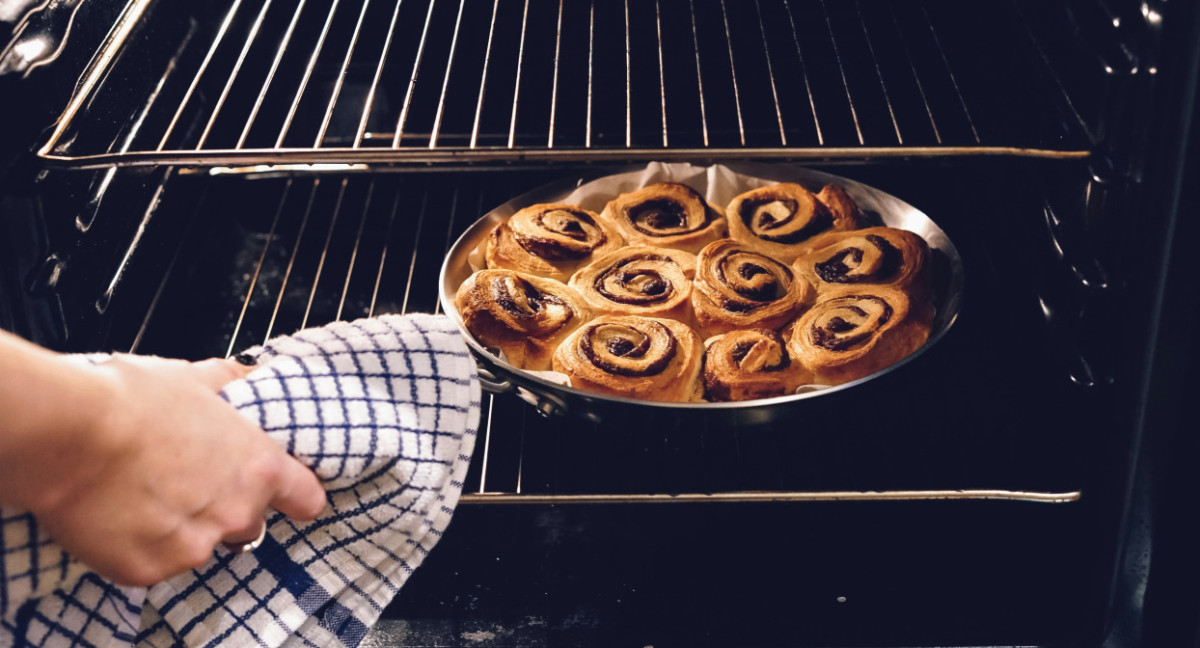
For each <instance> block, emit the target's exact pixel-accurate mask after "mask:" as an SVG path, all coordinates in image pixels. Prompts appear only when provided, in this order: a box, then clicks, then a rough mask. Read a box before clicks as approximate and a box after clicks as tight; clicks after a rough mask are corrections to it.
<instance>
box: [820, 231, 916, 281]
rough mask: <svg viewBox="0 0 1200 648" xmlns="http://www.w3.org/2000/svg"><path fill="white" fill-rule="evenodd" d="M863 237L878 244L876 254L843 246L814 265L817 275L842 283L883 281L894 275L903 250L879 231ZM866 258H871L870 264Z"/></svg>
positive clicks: (869, 259) (824, 279) (823, 278)
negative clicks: (864, 260)
mask: <svg viewBox="0 0 1200 648" xmlns="http://www.w3.org/2000/svg"><path fill="white" fill-rule="evenodd" d="M863 238H865V239H866V240H867V241H868V242H870V243H871V245H873V246H874V248H875V250H874V252H875V253H874V254H872V255H869V254H868V253H867V252H865V251H864V250H863V249H862V248H859V247H846V248H843V249H841V250H839V251H838V252H836V253H834V255H833V256H831V257H829V258H828V259H826V260H825V261H822V262H820V263H816V264H814V265H813V269H814V270H815V271H816V273H817V276H818V277H820V278H821V280H822V281H826V282H828V283H841V284H857V283H881V282H884V281H887V280H888V279H890V278H891V277H892V276H894V275H895V274H896V271H897V270H899V268H900V262H901V260H902V255H901V254H900V250H897V249H896V248H895V246H893V245H892V244H891V243H889V242H888V240H887V239H885V238H883V237H882V236H879V235H877V234H868V235H866V236H865V237H863ZM868 257H869V258H868ZM864 258H867V259H868V260H867V262H866V263H864V262H863V259H864Z"/></svg>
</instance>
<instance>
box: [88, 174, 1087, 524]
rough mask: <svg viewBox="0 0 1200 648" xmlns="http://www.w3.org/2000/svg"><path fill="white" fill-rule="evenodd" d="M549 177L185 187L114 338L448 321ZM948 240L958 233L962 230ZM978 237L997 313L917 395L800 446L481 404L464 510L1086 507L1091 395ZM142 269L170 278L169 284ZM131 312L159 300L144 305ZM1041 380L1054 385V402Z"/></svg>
mask: <svg viewBox="0 0 1200 648" xmlns="http://www.w3.org/2000/svg"><path fill="white" fill-rule="evenodd" d="M894 171H895V170H894V169H893V170H892V171H890V172H885V173H882V174H876V175H874V176H870V177H863V180H864V181H868V182H880V181H881V180H882V179H884V178H887V177H891V178H892V181H893V182H895V181H901V182H904V183H905V186H906V187H907V192H908V193H909V194H914V192H915V193H916V195H914V196H913V199H914V200H917V201H919V202H921V203H922V204H927V205H928V208H929V209H930V213H938V214H946V215H947V217H949V216H950V215H955V217H957V218H961V219H962V220H963V222H965V223H970V222H974V220H975V219H987V218H995V217H996V216H995V214H991V213H990V212H987V210H989V209H994V210H996V212H997V213H1008V212H1007V211H1006V210H1010V209H1021V208H1022V207H1021V206H1014V205H1009V204H1000V203H997V204H996V205H994V206H992V207H985V206H976V207H969V205H971V204H972V203H971V201H969V200H967V199H966V198H965V196H966V195H969V194H971V192H973V191H976V190H977V188H972V187H970V186H968V185H969V183H965V182H963V183H961V184H962V185H963V187H962V189H961V191H947V190H946V189H945V187H946V186H950V187H954V186H958V184H960V180H961V179H958V180H956V179H954V178H950V180H946V178H947V177H949V176H948V175H947V174H949V171H947V172H945V173H939V174H937V175H938V176H939V180H937V181H929V182H926V183H925V184H926V185H928V186H927V187H926V188H925V189H922V188H921V186H922V185H921V183H920V182H913V181H912V178H911V177H910V178H908V179H905V180H899V179H897V178H896V175H895V173H894ZM548 173H557V172H555V171H550V172H548V171H546V170H544V169H543V170H535V171H530V170H525V171H519V170H505V171H504V172H499V173H498V172H495V171H487V170H480V171H475V172H462V171H455V172H448V173H439V172H423V173H415V172H406V173H378V172H363V173H357V174H345V173H328V174H312V173H299V174H296V173H290V172H280V171H278V170H276V171H274V172H271V173H266V174H257V175H251V174H226V173H224V172H220V171H219V170H214V171H211V172H209V173H203V174H200V173H187V174H175V177H174V178H172V180H171V181H170V183H169V184H170V186H171V189H169V190H168V191H166V192H165V193H164V195H162V196H161V197H160V199H157V200H155V201H154V203H153V205H151V208H150V209H149V210H148V211H147V216H146V218H145V221H146V222H145V227H146V229H148V230H154V229H155V228H157V227H159V226H160V225H159V222H160V221H167V222H177V223H183V222H190V224H189V225H181V226H182V227H185V230H184V231H183V232H182V233H181V235H180V236H179V237H178V241H179V242H178V245H177V247H176V248H175V249H174V251H173V252H172V256H170V258H169V260H166V261H162V260H160V261H156V262H151V261H148V260H145V261H139V260H138V259H139V258H142V257H138V258H134V259H133V260H132V261H129V260H128V259H126V260H125V261H122V262H121V264H120V266H119V267H118V268H116V269H115V270H114V271H113V280H112V281H109V282H107V286H108V289H107V290H106V294H107V295H108V297H106V299H107V300H111V301H112V305H111V307H110V308H111V309H112V310H113V312H114V313H117V314H119V313H123V312H127V313H129V314H130V318H129V321H128V323H127V324H118V325H116V326H115V327H114V333H113V335H114V336H115V337H114V339H115V342H114V343H116V344H122V340H125V342H123V344H125V345H126V348H128V349H130V350H133V351H136V352H139V353H157V354H162V355H168V356H177V357H178V356H182V357H195V358H200V357H210V356H214V355H229V354H232V353H236V352H238V351H239V350H241V349H244V348H246V347H249V346H252V345H254V344H258V343H261V342H262V341H263V340H265V339H267V338H269V337H271V336H274V335H280V334H285V333H289V332H291V331H294V330H297V329H300V328H303V327H306V326H315V325H320V324H323V323H325V322H329V321H333V320H337V319H343V320H352V319H356V318H359V317H365V316H370V315H374V314H380V313H404V312H410V311H421V312H436V311H437V310H438V301H437V290H436V285H435V284H436V282H434V281H425V280H422V277H433V276H436V273H437V269H438V267H439V265H440V264H441V261H442V259H443V257H444V255H445V252H446V250H447V249H448V248H449V246H450V245H451V243H452V242H453V240H454V238H455V237H456V236H457V235H458V234H459V233H461V232H462V231H463V230H465V229H466V228H467V227H468V226H469V225H470V224H471V223H472V222H473V221H474V219H475V218H477V217H478V215H479V214H481V213H482V212H483V211H485V210H486V209H487V207H488V206H490V205H492V204H495V203H498V202H501V201H503V200H504V199H505V198H507V197H508V196H509V195H511V193H512V192H513V191H515V190H518V189H520V188H521V187H523V186H524V187H533V186H536V185H539V184H542V183H544V182H545V181H546V179H547V174H548ZM862 173H865V171H861V170H860V173H859V174H857V175H862ZM916 175H918V176H921V175H923V174H920V173H918V174H916ZM193 191H194V193H193ZM1014 200H1015V198H1014ZM964 206H968V207H964ZM1034 207H1035V208H1036V204H1035V205H1034ZM981 210H982V211H981ZM188 214H191V216H190V221H189V219H188ZM941 224H942V225H943V227H946V228H947V231H951V230H952V229H953V226H954V224H955V223H954V222H953V221H951V222H945V221H943V222H942V223H941ZM971 232H976V229H975V228H971V227H963V228H961V229H959V230H958V231H957V234H955V236H956V243H957V244H958V245H959V246H960V249H963V251H964V255H963V256H964V259H970V260H973V263H974V265H973V266H972V267H969V268H968V273H969V274H970V276H972V277H973V281H974V282H975V284H976V290H977V291H978V294H988V295H994V296H995V298H996V299H995V301H994V302H988V300H975V302H974V303H975V304H976V308H983V309H985V312H980V313H977V314H976V316H971V314H970V313H965V314H964V317H963V318H962V321H961V322H960V324H959V326H958V329H957V330H956V334H957V335H955V336H951V337H949V338H947V339H946V340H943V341H942V343H940V344H939V346H938V347H937V348H935V349H933V350H931V352H930V353H929V354H927V357H926V359H925V360H923V363H922V366H923V367H924V368H923V369H922V368H913V369H912V370H911V371H910V372H909V375H908V377H907V378H903V377H902V378H901V379H899V380H897V381H892V382H889V383H888V384H886V385H884V384H883V382H882V381H880V380H877V381H873V382H872V383H868V384H867V385H864V386H862V387H861V388H859V389H856V390H853V391H854V393H853V394H851V395H850V396H849V397H850V398H852V399H858V400H853V401H851V402H847V403H843V404H842V405H828V406H826V405H825V403H824V401H822V402H821V403H817V405H819V407H815V408H810V409H808V410H806V411H805V414H804V416H803V417H802V419H803V422H804V426H803V427H802V428H795V427H792V426H786V427H776V428H770V429H767V428H764V429H727V428H724V427H722V426H719V425H701V426H699V427H687V426H682V425H681V424H680V422H679V421H678V420H673V419H671V418H666V419H663V420H649V419H647V420H640V421H636V422H633V423H632V424H626V423H625V422H605V423H604V424H600V425H594V424H590V423H580V422H577V421H573V420H567V419H544V418H541V417H540V416H538V415H537V413H536V412H535V411H534V410H533V409H532V408H530V407H528V406H527V405H525V404H524V403H522V402H520V401H518V400H517V399H513V398H507V397H495V398H492V397H489V398H485V399H484V401H485V410H484V413H483V421H482V426H483V427H482V431H483V433H482V434H481V436H480V438H479V441H478V444H479V445H478V447H477V451H476V459H475V462H474V464H473V466H472V468H471V471H470V473H469V475H468V478H467V480H466V488H465V490H464V500H463V501H464V502H468V503H476V504H479V503H488V504H531V503H543V502H558V503H564V504H565V503H571V504H583V503H611V502H724V501H831V500H897V499H899V500H918V499H926V500H929V499H1006V500H1020V501H1030V502H1049V503H1063V502H1073V501H1076V500H1078V499H1080V497H1081V493H1080V490H1079V487H1080V484H1081V483H1082V482H1081V480H1080V478H1079V475H1080V473H1079V466H1078V465H1077V462H1078V461H1079V460H1080V459H1079V456H1078V455H1079V452H1078V448H1079V447H1083V446H1084V445H1085V444H1083V443H1082V442H1079V441H1078V440H1077V439H1075V438H1074V435H1075V434H1076V432H1078V433H1079V434H1084V433H1085V431H1086V430H1087V429H1088V427H1087V425H1084V424H1082V423H1079V422H1078V421H1076V420H1071V421H1067V420H1065V418H1064V417H1067V416H1069V414H1068V412H1070V411H1072V410H1069V409H1063V408H1060V407H1058V404H1059V403H1061V402H1063V401H1065V400H1067V399H1069V398H1072V397H1073V396H1072V393H1073V392H1072V390H1074V389H1077V388H1076V387H1074V386H1073V385H1072V384H1071V383H1070V382H1069V381H1056V380H1055V379H1054V378H1053V376H1054V375H1057V372H1056V371H1055V370H1053V368H1052V367H1044V370H1042V369H1038V370H1037V371H1033V370H1030V368H1031V367H1035V366H1036V367H1041V366H1042V365H1044V364H1046V363H1048V362H1049V359H1048V358H1050V357H1051V356H1050V354H1048V353H1046V352H1045V351H1044V350H1042V349H1040V347H1039V343H1037V339H1038V334H1037V333H1036V330H1037V328H1038V326H1039V323H1038V322H1037V321H1030V320H1027V319H1023V318H1021V317H1020V316H1019V315H1018V313H1019V312H1021V310H1022V309H1020V308H1016V307H1015V305H1016V304H1019V303H1021V302H1020V299H1019V298H1018V297H1016V295H1017V294H1018V293H1017V292H1014V291H1017V290H1019V289H1014V288H1011V287H1010V286H1011V285H1012V283H1013V281H1012V279H1011V278H1007V279H1002V278H1000V277H998V276H993V275H995V269H994V266H995V263H994V261H993V259H992V255H993V254H1001V255H1002V254H1003V252H1002V251H1000V252H995V251H992V250H989V245H994V246H997V247H1000V248H1007V246H1006V245H1004V244H1002V243H995V242H993V243H988V242H985V241H984V240H983V238H984V237H982V235H980V234H978V233H977V232H976V234H975V235H974V236H972V235H970V233H971ZM968 251H969V252H970V254H967V252H968ZM143 256H145V255H143ZM139 263H154V264H155V265H154V267H155V270H154V271H149V270H147V269H146V267H144V266H143V267H138V264H139ZM135 278H140V280H141V281H144V282H146V283H145V287H144V288H143V289H142V290H134V289H133V288H132V286H129V285H125V284H128V283H129V282H131V281H133V280H134V279H135ZM114 288H115V290H114ZM135 293H141V294H144V295H147V297H144V298H142V299H144V300H145V301H144V303H140V304H139V303H138V299H139V298H138V297H136V296H135ZM1010 293H1011V294H1010ZM986 303H992V304H994V305H993V306H991V307H988V306H986V305H985V304H986ZM1001 304H1008V305H1007V306H1001ZM989 308H990V310H987V309H989ZM1034 309H1036V305H1035V304H1032V303H1031V304H1028V308H1027V309H1024V310H1025V311H1026V312H1029V313H1032V314H1033V315H1034V317H1035V318H1036V317H1037V316H1038V313H1040V311H1036V312H1034ZM1014 331H1017V332H1014ZM985 342H986V343H985ZM981 349H982V351H981ZM963 354H971V356H972V358H973V360H972V366H973V367H976V368H977V370H976V371H975V375H976V377H975V378H974V379H973V380H971V381H969V382H966V383H964V381H962V380H960V379H959V374H960V367H961V362H960V360H959V357H960V356H962V355H963ZM912 371H916V372H920V373H919V375H917V374H912ZM1030 376H1034V377H1040V376H1045V379H1044V382H1045V384H1044V385H1043V384H1041V382H1040V381H1042V379H1041V378H1030ZM1030 380H1036V381H1039V382H1038V383H1037V384H1030ZM1013 385H1020V389H1021V397H1022V398H1027V399H1029V398H1032V399H1035V400H1037V402H1031V403H1030V405H1029V407H1030V409H1031V410H1032V411H1038V412H1042V411H1043V410H1044V412H1045V413H1043V414H1039V415H1038V416H1036V417H1030V416H1027V415H1026V413H1023V412H1019V411H1015V410H1013V409H1012V408H997V407H995V406H994V404H993V400H994V399H995V398H997V397H998V396H997V394H1000V393H1002V392H1003V390H1005V389H1010V388H1012V386H1013ZM872 390H873V391H872ZM964 390H965V391H964ZM868 392H870V393H868ZM947 393H954V394H956V396H955V397H954V398H953V399H947V398H945V394H947ZM863 398H865V399H868V400H870V401H871V402H873V403H874V405H875V406H876V407H878V408H879V409H887V408H888V407H894V408H901V409H903V410H904V411H909V412H913V411H916V412H941V414H939V415H938V416H936V417H931V416H926V415H920V416H917V417H916V418H915V419H914V418H912V417H911V416H907V415H906V417H905V418H904V420H906V421H910V423H911V422H913V421H916V422H917V423H913V424H906V425H905V426H904V427H903V431H902V432H897V431H895V430H891V429H890V428H889V427H887V426H884V427H882V428H879V429H868V430H867V431H866V432H864V433H863V435H859V436H855V435H848V434H845V433H844V432H842V431H840V430H841V428H843V427H845V426H844V425H842V423H841V422H840V421H841V419H840V418H839V417H840V416H842V415H843V414H844V412H846V411H848V410H847V408H854V407H856V405H855V403H861V402H862V401H861V399H863ZM1043 400H1044V402H1042V401H1043ZM1039 403H1040V404H1039ZM835 430H839V431H837V432H833V431H835ZM1051 431H1052V432H1053V433H1051Z"/></svg>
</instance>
